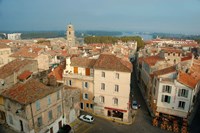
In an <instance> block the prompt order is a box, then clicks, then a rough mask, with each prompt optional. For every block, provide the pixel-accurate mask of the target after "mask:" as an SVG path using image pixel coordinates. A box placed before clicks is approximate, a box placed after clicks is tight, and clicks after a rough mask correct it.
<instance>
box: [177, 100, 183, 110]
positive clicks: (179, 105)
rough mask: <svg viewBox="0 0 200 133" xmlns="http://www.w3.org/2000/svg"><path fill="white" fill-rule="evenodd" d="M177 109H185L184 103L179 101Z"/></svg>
mask: <svg viewBox="0 0 200 133" xmlns="http://www.w3.org/2000/svg"><path fill="white" fill-rule="evenodd" d="M178 107H179V108H181V109H184V108H185V102H183V101H179V103H178Z"/></svg>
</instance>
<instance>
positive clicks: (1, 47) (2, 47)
mask: <svg viewBox="0 0 200 133" xmlns="http://www.w3.org/2000/svg"><path fill="white" fill-rule="evenodd" d="M4 48H10V47H9V46H8V45H6V44H0V49H4Z"/></svg>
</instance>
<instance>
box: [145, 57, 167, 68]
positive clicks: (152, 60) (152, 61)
mask: <svg viewBox="0 0 200 133" xmlns="http://www.w3.org/2000/svg"><path fill="white" fill-rule="evenodd" d="M143 60H144V62H146V63H147V64H148V65H149V66H154V65H155V64H156V63H157V62H158V61H162V60H164V59H162V58H160V57H159V56H158V55H155V56H149V57H146V58H144V59H143Z"/></svg>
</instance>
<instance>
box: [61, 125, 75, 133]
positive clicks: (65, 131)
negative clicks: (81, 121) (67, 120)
mask: <svg viewBox="0 0 200 133" xmlns="http://www.w3.org/2000/svg"><path fill="white" fill-rule="evenodd" d="M57 133H74V131H73V130H72V128H71V126H70V125H63V126H62V127H61V128H60V129H59V130H58V132H57Z"/></svg>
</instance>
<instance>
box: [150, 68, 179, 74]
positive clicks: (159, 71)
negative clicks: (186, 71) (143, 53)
mask: <svg viewBox="0 0 200 133" xmlns="http://www.w3.org/2000/svg"><path fill="white" fill-rule="evenodd" d="M172 72H176V68H175V66H171V67H167V68H165V69H161V70H158V71H154V72H153V74H154V75H156V76H158V75H165V74H169V73H172Z"/></svg>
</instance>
